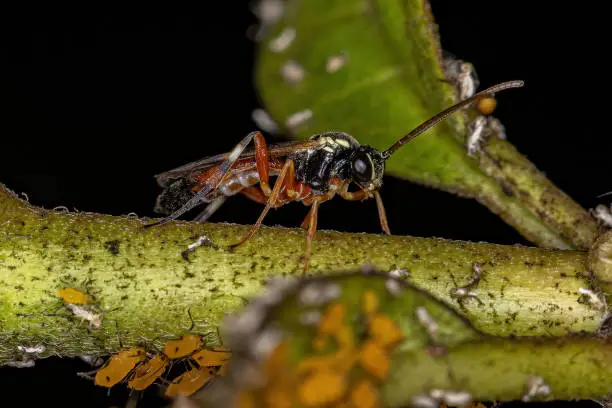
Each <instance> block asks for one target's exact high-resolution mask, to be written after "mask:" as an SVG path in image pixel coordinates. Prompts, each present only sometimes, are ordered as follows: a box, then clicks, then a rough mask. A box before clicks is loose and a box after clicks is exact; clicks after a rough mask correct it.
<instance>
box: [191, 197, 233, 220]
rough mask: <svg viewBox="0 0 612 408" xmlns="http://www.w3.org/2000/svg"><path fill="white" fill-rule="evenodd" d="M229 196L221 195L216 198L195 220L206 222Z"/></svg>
mask: <svg viewBox="0 0 612 408" xmlns="http://www.w3.org/2000/svg"><path fill="white" fill-rule="evenodd" d="M226 199H227V197H225V196H219V197H217V198H215V199H214V200H213V201H212V202H211V203H210V204H208V205H207V206H206V208H205V209H204V211H202V212H201V213H200V214H199V215H198V216H197V217H195V218H194V219H193V221H194V222H205V221H206V220H208V219H209V218H210V217H211V216H212V215H213V214H214V213H215V211H217V210H218V209H219V207H221V206H222V205H223V203H224V202H225V200H226Z"/></svg>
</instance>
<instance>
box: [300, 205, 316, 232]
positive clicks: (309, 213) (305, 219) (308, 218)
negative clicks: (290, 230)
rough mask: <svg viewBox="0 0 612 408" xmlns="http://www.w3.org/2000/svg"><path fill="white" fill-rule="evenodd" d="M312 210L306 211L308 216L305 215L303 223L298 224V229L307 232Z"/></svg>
mask: <svg viewBox="0 0 612 408" xmlns="http://www.w3.org/2000/svg"><path fill="white" fill-rule="evenodd" d="M312 208H313V207H310V210H308V214H306V218H304V221H302V223H301V224H300V228H302V229H305V230H307V229H308V227H309V226H310V217H311V216H312Z"/></svg>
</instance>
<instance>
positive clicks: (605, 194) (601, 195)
mask: <svg viewBox="0 0 612 408" xmlns="http://www.w3.org/2000/svg"><path fill="white" fill-rule="evenodd" d="M610 194H612V191H608V192H607V193H603V194H600V195H598V196H597V197H596V198H600V197H605V196H607V195H610Z"/></svg>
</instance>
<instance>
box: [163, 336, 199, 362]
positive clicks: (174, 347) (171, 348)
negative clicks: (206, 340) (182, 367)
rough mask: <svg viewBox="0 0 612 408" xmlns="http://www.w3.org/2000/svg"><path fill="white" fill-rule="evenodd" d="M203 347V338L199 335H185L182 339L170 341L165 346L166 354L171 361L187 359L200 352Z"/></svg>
mask: <svg viewBox="0 0 612 408" xmlns="http://www.w3.org/2000/svg"><path fill="white" fill-rule="evenodd" d="M201 345H202V337H200V336H198V335H197V334H185V335H183V336H182V337H181V338H180V339H174V340H170V341H168V342H167V343H166V344H165V345H164V354H165V355H166V357H168V358H171V359H175V358H181V357H186V356H188V355H190V354H191V353H193V352H194V351H196V350H198V349H199V348H200V346H201Z"/></svg>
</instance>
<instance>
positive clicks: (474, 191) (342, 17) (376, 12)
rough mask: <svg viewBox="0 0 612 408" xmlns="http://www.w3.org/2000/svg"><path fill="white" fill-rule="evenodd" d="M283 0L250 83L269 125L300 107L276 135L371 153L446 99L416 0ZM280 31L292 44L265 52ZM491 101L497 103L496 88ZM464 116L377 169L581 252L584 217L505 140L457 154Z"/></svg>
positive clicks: (586, 227)
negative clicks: (291, 73) (303, 118)
mask: <svg viewBox="0 0 612 408" xmlns="http://www.w3.org/2000/svg"><path fill="white" fill-rule="evenodd" d="M285 5H286V7H285V13H284V16H283V18H282V19H281V20H280V22H279V23H277V25H276V26H274V27H272V29H271V30H270V32H269V34H268V35H267V36H266V37H265V38H264V39H263V41H262V42H261V43H260V44H259V51H258V56H259V58H258V63H257V67H256V84H257V87H258V90H259V93H260V95H261V97H262V99H263V101H264V103H265V105H266V107H267V109H268V110H269V111H270V113H271V115H272V116H273V118H275V119H276V120H277V121H278V122H281V123H283V124H284V123H285V121H286V120H287V118H289V117H290V116H291V115H293V114H295V113H296V112H301V111H304V110H306V109H309V110H310V111H312V118H311V119H310V120H309V121H307V122H304V123H302V124H301V125H300V126H298V127H295V128H294V127H291V128H287V126H284V130H285V131H286V132H287V133H290V134H294V135H295V136H296V137H298V138H307V137H310V136H311V135H313V134H316V133H321V132H324V131H330V130H341V131H344V132H347V133H349V134H352V135H353V136H355V137H356V138H357V139H358V140H359V141H360V142H361V143H363V144H369V145H371V146H373V147H375V148H377V149H381V150H382V149H386V148H387V147H389V146H390V145H391V144H392V143H393V142H394V141H396V140H397V139H399V138H400V137H401V136H403V135H404V134H406V133H407V132H408V131H410V130H411V129H413V128H414V127H416V126H417V125H418V124H420V123H421V122H423V121H424V120H426V119H428V118H429V117H431V116H433V115H435V114H436V113H438V112H439V111H441V110H442V109H444V108H446V107H448V106H450V105H451V104H453V103H454V102H455V101H456V99H455V98H456V96H455V94H456V90H455V89H454V87H453V86H452V85H451V84H449V83H448V82H446V81H445V76H444V72H443V70H442V58H441V50H440V47H439V41H438V38H437V33H436V25H435V24H434V22H433V17H432V16H431V14H430V12H429V5H428V3H427V2H426V1H421V0H418V1H417V0H411V1H408V0H403V1H401V0H371V1H363V0H342V1H339V0H331V1H330V0H310V1H303V2H294V1H291V2H286V3H285ZM286 28H293V29H295V33H296V36H295V40H294V41H293V42H292V43H291V44H290V45H289V46H288V47H286V49H284V50H282V51H281V52H278V50H277V51H275V52H273V51H272V50H271V48H270V44H271V43H272V42H273V41H275V40H276V39H277V38H278V36H279V35H280V34H281V33H282V32H283V30H284V29H286ZM339 55H344V56H346V57H347V60H346V64H345V65H344V66H342V67H341V68H340V69H339V70H337V71H335V72H328V71H327V70H326V63H327V59H328V58H329V57H332V56H339ZM289 61H293V62H295V63H297V64H299V66H301V67H302V68H303V69H304V71H305V74H304V77H303V79H301V80H298V81H293V82H292V83H291V81H287V80H286V77H285V76H283V74H282V69H283V66H285V64H287V63H288V62H289ZM512 79H520V78H508V80H512ZM508 92H510V91H508ZM512 92H520V90H514V91H512ZM498 98H499V99H500V102H501V103H504V101H503V99H504V94H503V93H502V94H500V95H498ZM468 117H469V115H455V116H454V117H452V118H450V119H448V120H447V121H445V122H443V123H440V124H439V125H437V126H436V127H435V128H433V129H431V130H429V131H428V132H427V133H426V134H424V135H423V136H420V137H419V138H417V139H416V140H414V141H413V142H410V144H409V145H408V146H405V147H403V148H402V149H400V150H399V151H398V152H397V153H396V154H395V155H394V156H393V157H392V158H391V159H390V160H389V161H388V163H387V170H388V174H390V175H393V176H397V177H401V178H405V179H408V180H411V181H413V182H417V183H421V184H425V185H428V186H431V187H435V188H439V189H442V190H445V191H448V192H453V193H456V194H459V195H461V196H467V197H471V198H474V199H476V200H478V201H479V202H481V203H482V204H484V205H486V206H487V207H488V208H489V209H490V210H491V211H493V212H494V213H496V214H498V215H499V216H500V217H501V218H502V219H503V220H504V221H506V222H507V223H509V224H510V225H512V226H513V227H514V228H516V229H517V230H518V231H519V232H520V233H521V234H523V235H524V236H525V237H526V238H527V239H529V240H531V241H532V242H534V243H536V244H538V245H541V246H546V247H554V248H562V249H569V248H578V249H584V248H588V247H589V246H590V244H591V243H592V242H593V240H594V239H595V236H596V234H597V225H596V223H595V221H594V220H593V219H592V218H591V217H590V216H589V214H588V213H587V212H586V211H585V210H584V209H583V208H581V207H580V206H579V205H578V204H576V203H575V202H574V201H572V200H571V199H570V198H569V197H567V196H566V195H565V194H564V193H563V192H561V191H559V190H558V189H557V188H556V187H555V186H554V185H553V184H552V183H551V182H550V181H549V180H548V179H546V177H544V175H543V174H541V173H540V172H539V171H538V170H537V169H536V168H535V166H533V165H532V164H531V163H529V161H528V160H527V159H525V158H524V157H522V156H521V155H520V154H519V153H518V152H516V150H515V149H514V148H513V147H512V146H511V145H510V144H509V143H508V142H506V141H504V140H499V139H498V138H496V137H493V138H491V140H490V143H489V144H488V145H487V147H486V148H485V149H484V150H485V154H481V155H480V156H479V157H477V158H470V157H468V156H467V154H466V150H465V148H464V146H463V145H464V139H465V135H466V132H467V130H466V129H467V128H466V119H467V118H468Z"/></svg>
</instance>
